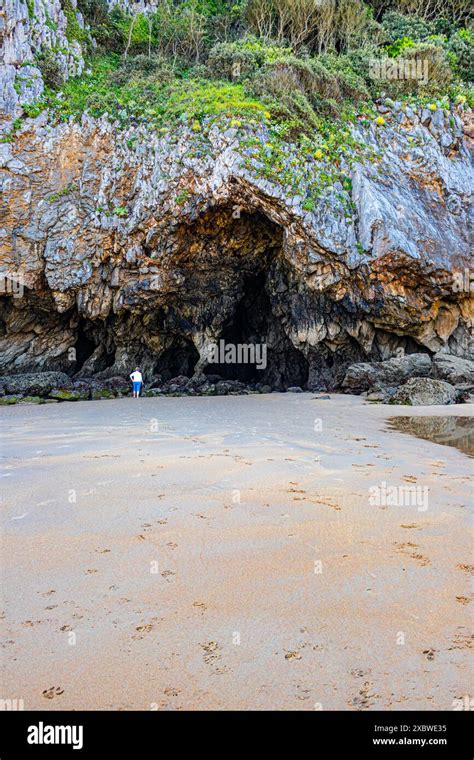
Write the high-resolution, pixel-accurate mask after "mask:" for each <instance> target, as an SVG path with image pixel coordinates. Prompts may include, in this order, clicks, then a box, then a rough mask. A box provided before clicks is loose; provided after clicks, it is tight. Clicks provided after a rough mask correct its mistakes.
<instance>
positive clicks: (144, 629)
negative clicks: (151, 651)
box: [132, 623, 153, 641]
mask: <svg viewBox="0 0 474 760" xmlns="http://www.w3.org/2000/svg"><path fill="white" fill-rule="evenodd" d="M135 630H136V631H137V633H134V634H133V636H132V639H134V640H135V641H140V640H141V639H143V638H144V635H145V633H150V631H152V630H153V623H144V624H143V625H137V627H136V628H135Z"/></svg>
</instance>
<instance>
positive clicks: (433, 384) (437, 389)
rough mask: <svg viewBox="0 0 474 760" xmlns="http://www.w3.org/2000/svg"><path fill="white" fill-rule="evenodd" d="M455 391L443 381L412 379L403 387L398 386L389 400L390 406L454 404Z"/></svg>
mask: <svg viewBox="0 0 474 760" xmlns="http://www.w3.org/2000/svg"><path fill="white" fill-rule="evenodd" d="M456 398H457V391H456V388H454V386H452V385H450V383H445V382H444V380H433V378H431V377H412V378H410V380H408V381H407V382H406V383H405V384H404V385H400V387H399V388H397V390H396V391H395V393H394V395H393V396H392V398H391V399H390V403H391V404H407V405H408V406H433V405H435V404H454V403H455V401H456Z"/></svg>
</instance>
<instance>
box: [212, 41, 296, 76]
mask: <svg viewBox="0 0 474 760" xmlns="http://www.w3.org/2000/svg"><path fill="white" fill-rule="evenodd" d="M291 52H292V51H291V48H285V47H281V46H280V45H272V44H269V43H268V44H267V43H265V42H263V41H262V40H259V39H257V38H256V37H249V38H246V39H243V40H238V41H235V42H220V43H218V44H217V45H214V46H213V47H212V48H211V50H210V51H209V56H208V59H207V68H208V70H209V73H210V74H211V76H214V77H217V78H218V79H231V80H233V81H243V80H244V79H248V78H251V77H252V76H254V75H255V74H256V73H258V71H259V70H260V69H261V68H262V66H263V65H264V64H265V63H267V62H270V61H275V60H276V59H278V58H279V57H281V56H283V55H286V54H291Z"/></svg>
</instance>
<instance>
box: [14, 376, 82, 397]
mask: <svg viewBox="0 0 474 760" xmlns="http://www.w3.org/2000/svg"><path fill="white" fill-rule="evenodd" d="M0 385H1V386H2V387H3V388H4V389H5V392H6V393H7V394H15V395H16V394H20V395H23V396H48V395H49V394H50V393H51V391H52V390H53V389H54V388H61V389H62V388H71V387H72V381H71V379H70V377H68V375H66V374H65V373H64V372H28V373H25V374H21V375H6V376H4V377H0Z"/></svg>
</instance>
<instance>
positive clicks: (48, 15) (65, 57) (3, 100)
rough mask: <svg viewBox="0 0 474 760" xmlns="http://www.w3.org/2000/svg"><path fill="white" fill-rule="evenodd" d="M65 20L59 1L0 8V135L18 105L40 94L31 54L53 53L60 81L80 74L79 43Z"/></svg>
mask: <svg viewBox="0 0 474 760" xmlns="http://www.w3.org/2000/svg"><path fill="white" fill-rule="evenodd" d="M70 6H71V13H72V14H73V15H74V18H75V19H76V23H77V26H78V28H83V27H84V22H83V19H82V15H81V13H79V12H78V11H77V5H76V0H70ZM68 23H69V22H68V18H67V16H66V14H65V13H64V11H63V10H62V8H61V4H60V2H59V0H30V2H28V3H26V2H22V0H3V2H2V8H1V9H0V133H1V132H2V131H5V130H7V129H8V124H9V122H10V120H11V119H12V118H15V117H16V116H18V115H19V113H21V108H20V106H21V105H23V104H25V103H34V102H36V101H37V100H38V98H39V97H40V96H41V94H42V92H43V88H44V85H43V80H42V77H41V72H40V70H39V68H38V66H37V64H36V62H35V58H34V55H35V53H41V52H44V51H45V50H46V51H54V57H55V60H56V62H57V65H58V68H59V71H60V73H61V75H62V76H63V78H64V79H68V77H69V76H76V75H78V74H80V73H81V72H82V70H83V68H84V59H83V56H82V49H81V45H80V43H79V42H78V41H77V40H75V39H71V35H70V33H68V30H67V27H68Z"/></svg>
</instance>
